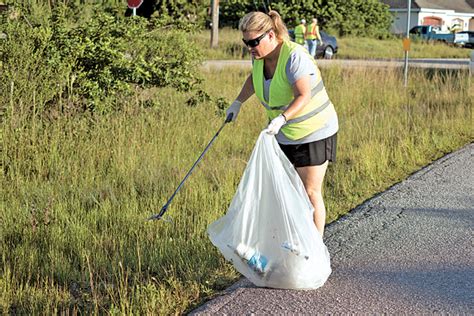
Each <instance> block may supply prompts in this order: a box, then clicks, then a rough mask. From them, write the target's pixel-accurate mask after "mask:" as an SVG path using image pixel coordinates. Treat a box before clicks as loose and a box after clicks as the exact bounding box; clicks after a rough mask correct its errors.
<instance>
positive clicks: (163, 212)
mask: <svg viewBox="0 0 474 316" xmlns="http://www.w3.org/2000/svg"><path fill="white" fill-rule="evenodd" d="M233 116H234V114H233V113H230V114H229V115H228V116H227V118H226V120H225V121H224V123H223V124H222V126H221V127H220V128H219V130H218V131H217V133H216V134H215V135H214V137H213V138H212V139H211V141H210V142H209V144H207V146H206V148H205V149H204V151H203V152H202V153H201V155H200V156H199V158H198V159H197V160H196V161H195V162H194V164H193V166H192V167H191V169H190V170H189V171H188V173H187V174H186V176H185V177H184V179H183V180H182V181H181V183H180V184H179V185H178V187H177V188H176V190H175V191H174V193H173V194H172V195H171V197H170V198H169V199H168V201H167V202H166V204H165V205H163V207H162V208H161V210H160V212H159V213H158V214H155V215H153V216H150V217H149V218H148V220H150V221H151V220H158V219H162V218H163V215H164V214H165V213H166V211H167V210H168V206H169V205H170V203H171V201H173V199H174V197H175V195H176V193H178V191H179V190H180V189H181V187H182V186H183V184H184V182H185V181H186V179H187V178H188V177H189V175H190V174H191V172H193V170H194V168H195V167H196V165H197V164H198V163H199V162H200V161H201V159H202V157H203V156H204V154H205V153H206V152H207V150H208V149H209V148H210V147H211V145H212V143H213V142H214V141H215V140H216V138H217V136H219V133H220V132H221V131H222V129H223V128H224V126H225V125H226V124H227V123H229V122H231V121H232V117H233Z"/></svg>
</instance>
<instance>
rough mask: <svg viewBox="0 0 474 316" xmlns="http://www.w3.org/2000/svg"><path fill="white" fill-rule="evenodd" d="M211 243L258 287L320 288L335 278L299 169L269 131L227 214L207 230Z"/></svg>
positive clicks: (256, 145) (262, 140)
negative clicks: (314, 221)
mask: <svg viewBox="0 0 474 316" xmlns="http://www.w3.org/2000/svg"><path fill="white" fill-rule="evenodd" d="M208 233H209V237H210V239H211V241H212V243H213V244H214V245H215V246H216V247H218V248H219V250H220V251H221V252H222V254H223V255H224V257H225V258H226V259H227V260H229V261H230V262H232V263H233V265H234V267H235V268H236V269H237V270H238V271H239V272H240V273H241V274H243V275H244V276H245V277H247V279H249V280H250V281H251V282H252V283H253V284H255V285H256V286H263V287H272V288H283V289H316V288H318V287H320V286H322V285H323V284H324V282H326V280H327V278H328V277H329V275H330V274H331V267H330V259H329V252H328V250H327V248H326V246H325V245H324V243H323V240H322V238H321V235H320V234H319V233H318V231H317V229H316V226H315V225H314V223H313V206H312V205H311V202H310V200H309V198H308V195H307V194H306V191H305V189H304V185H303V182H302V181H301V179H300V177H299V176H298V174H297V172H296V169H295V168H294V167H293V165H292V164H291V162H290V161H289V160H288V159H287V157H286V156H285V154H284V153H283V151H281V149H280V146H279V145H278V143H277V141H276V139H275V137H274V136H271V135H267V134H266V133H265V132H262V133H260V136H259V138H258V140H257V143H256V144H255V148H254V150H253V152H252V155H251V157H250V161H249V162H248V164H247V168H246V169H245V172H244V174H243V176H242V179H241V181H240V184H239V187H238V189H237V192H236V194H235V196H234V198H233V200H232V202H231V204H230V207H229V209H228V211H227V214H226V215H225V216H223V217H221V218H219V219H218V220H217V221H215V222H213V223H212V224H211V225H209V227H208Z"/></svg>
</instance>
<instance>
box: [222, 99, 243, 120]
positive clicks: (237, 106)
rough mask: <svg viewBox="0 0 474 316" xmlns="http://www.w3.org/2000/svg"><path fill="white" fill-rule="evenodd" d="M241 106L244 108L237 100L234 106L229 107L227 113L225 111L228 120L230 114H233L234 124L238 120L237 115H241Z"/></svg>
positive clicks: (233, 103)
mask: <svg viewBox="0 0 474 316" xmlns="http://www.w3.org/2000/svg"><path fill="white" fill-rule="evenodd" d="M241 106H242V102H240V101H239V100H235V101H234V102H232V104H231V105H230V106H229V108H228V109H227V111H225V117H226V119H227V118H228V117H229V114H232V120H231V122H234V121H235V120H236V119H237V115H239V111H240V107H241Z"/></svg>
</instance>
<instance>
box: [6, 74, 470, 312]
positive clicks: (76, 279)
mask: <svg viewBox="0 0 474 316" xmlns="http://www.w3.org/2000/svg"><path fill="white" fill-rule="evenodd" d="M322 71H323V76H324V79H325V83H326V86H327V89H328V91H329V94H330V96H331V98H332V100H333V103H334V104H335V105H336V109H337V111H338V115H339V119H340V133H339V137H338V142H339V144H338V158H337V159H338V161H337V163H336V164H333V165H331V166H330V168H329V171H328V175H327V179H326V189H325V196H326V203H327V209H328V218H327V219H328V221H332V220H335V219H337V218H338V217H340V216H341V215H343V214H345V213H346V212H348V211H349V210H350V209H352V208H353V207H354V206H356V205H358V204H359V203H361V202H362V201H364V200H366V199H367V198H370V197H371V196H373V195H374V194H375V193H377V192H380V191H382V190H384V189H385V188H387V187H389V186H390V185H392V184H393V183H395V182H397V181H400V180H402V179H403V178H405V177H406V176H407V175H409V174H410V173H412V172H413V171H415V170H417V169H419V168H420V167H421V166H424V165H426V164H427V163H429V162H431V161H433V160H434V159H436V158H438V157H440V156H442V155H443V154H445V153H448V152H450V151H453V150H455V149H458V148H460V147H461V146H463V145H464V144H466V143H469V142H472V141H473V139H474V135H473V131H472V99H473V95H472V93H473V92H472V91H474V89H472V83H471V81H470V79H469V77H468V74H467V73H466V72H464V71H427V70H413V71H412V72H411V73H410V86H409V88H408V89H406V90H405V89H404V88H403V86H402V82H403V80H402V74H401V73H400V72H399V71H398V70H386V69H365V70H361V69H347V70H343V69H340V68H328V69H323V70H322ZM247 75H248V71H247V70H241V69H237V68H230V69H224V70H221V71H216V70H214V71H212V72H209V73H206V74H205V77H206V80H205V82H204V85H205V89H206V90H207V91H209V93H210V94H211V95H213V96H216V97H224V98H226V99H228V100H231V99H232V98H233V97H234V96H235V95H236V94H237V92H238V90H239V88H240V85H241V84H242V82H243V81H244V79H245V77H246V76H247ZM148 97H150V98H152V99H153V100H154V101H156V102H152V104H153V106H151V107H149V108H143V107H141V106H140V105H141V104H144V103H142V102H140V100H139V99H138V98H137V99H125V98H124V99H121V100H119V101H118V102H123V103H126V104H125V111H123V112H120V113H115V114H109V115H102V116H100V115H81V116H69V117H65V116H59V117H57V118H54V119H52V118H48V117H40V116H31V115H29V114H28V112H26V111H23V109H24V107H26V106H27V105H28V106H29V105H30V104H31V102H32V101H31V100H29V99H27V98H25V99H23V100H22V102H20V103H19V104H13V103H12V104H10V106H9V108H8V109H7V115H6V116H5V117H4V119H3V120H2V121H1V124H2V127H1V130H2V135H1V136H2V142H3V148H2V149H3V150H2V152H1V163H2V170H3V172H2V173H1V174H0V194H1V196H2V200H1V204H0V227H1V230H0V253H1V264H0V312H2V313H13V314H16V313H18V314H51V313H59V312H61V313H66V312H67V313H100V314H102V313H110V314H132V313H133V314H182V313H184V312H186V311H189V310H190V309H192V308H193V307H195V306H197V305H198V304H200V303H201V302H202V301H203V300H204V299H206V298H207V297H210V296H212V295H213V294H215V293H216V291H219V290H220V289H223V288H224V287H225V286H227V285H229V284H230V283H231V282H233V281H234V280H236V279H237V278H238V277H239V275H238V273H236V271H235V270H233V268H232V267H231V266H230V265H229V264H228V263H226V262H225V261H224V259H223V258H222V256H221V255H220V254H219V253H218V251H217V250H216V248H215V247H213V246H212V245H211V243H210V242H209V240H208V238H207V235H206V227H207V226H208V225H209V224H210V223H211V222H212V221H214V220H216V219H217V218H218V217H220V216H222V215H223V214H224V213H225V212H226V209H227V207H228V205H229V203H230V200H231V199H232V196H233V194H234V192H235V189H236V187H237V185H238V183H239V180H240V177H241V175H242V172H243V170H244V168H245V165H246V161H247V159H248V158H249V155H250V152H251V150H252V148H253V144H254V142H255V140H256V137H257V135H258V133H259V132H260V130H261V129H262V128H263V127H264V126H265V122H266V120H265V117H264V113H263V110H262V108H261V106H260V105H258V103H257V102H256V100H255V99H251V100H250V101H249V102H248V104H245V106H244V108H243V110H242V113H241V114H240V115H239V119H238V121H237V122H236V123H233V124H230V125H228V126H226V128H225V129H224V130H223V131H222V133H221V134H220V136H219V137H218V139H217V141H216V142H215V144H214V145H213V147H212V148H211V150H210V151H209V152H208V153H207V154H206V156H205V158H204V160H203V161H202V162H201V163H200V165H199V167H198V168H197V169H196V170H195V172H194V173H193V174H192V176H191V177H190V178H189V179H188V181H187V182H186V183H185V185H184V187H183V189H182V190H181V191H180V192H179V193H178V195H177V196H176V198H175V199H174V201H173V203H172V205H171V206H170V209H169V211H168V214H169V215H170V216H171V217H172V218H173V220H172V221H171V222H164V221H161V222H147V221H145V219H146V218H147V217H148V216H150V215H151V214H153V213H156V212H157V211H159V209H160V208H161V207H162V205H163V204H164V203H165V202H166V200H167V199H168V197H169V196H170V195H171V194H172V193H173V191H174V189H175V188H176V185H177V184H178V183H179V182H180V181H181V179H182V177H183V176H184V175H185V173H186V172H187V170H189V168H190V166H191V165H192V163H193V162H194V160H195V159H196V158H197V156H198V155H199V154H200V153H201V151H202V150H203V149H204V147H205V145H206V144H207V142H208V141H209V140H210V139H211V137H212V136H213V135H214V133H215V132H216V131H217V129H218V127H219V126H220V125H221V124H222V121H223V119H224V114H223V113H222V111H221V110H219V109H218V107H217V106H216V105H214V104H207V103H206V104H200V105H199V106H197V107H193V108H190V107H187V106H186V105H185V102H184V101H185V96H183V95H180V94H177V93H176V92H174V91H173V90H168V89H161V90H157V91H152V92H149V94H148Z"/></svg>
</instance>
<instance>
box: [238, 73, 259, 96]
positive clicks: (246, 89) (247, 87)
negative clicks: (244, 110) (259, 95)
mask: <svg viewBox="0 0 474 316" xmlns="http://www.w3.org/2000/svg"><path fill="white" fill-rule="evenodd" d="M254 93H255V90H254V88H253V82H252V74H250V75H249V76H248V77H247V80H245V83H244V85H243V86H242V89H241V90H240V93H239V95H238V96H237V99H236V100H237V101H239V102H241V103H244V102H245V101H247V100H248V99H249V98H250V97H251V96H252V95H253V94H254Z"/></svg>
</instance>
